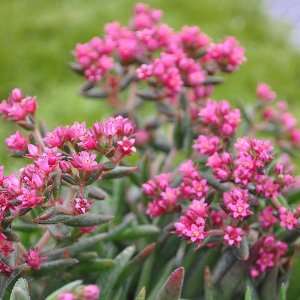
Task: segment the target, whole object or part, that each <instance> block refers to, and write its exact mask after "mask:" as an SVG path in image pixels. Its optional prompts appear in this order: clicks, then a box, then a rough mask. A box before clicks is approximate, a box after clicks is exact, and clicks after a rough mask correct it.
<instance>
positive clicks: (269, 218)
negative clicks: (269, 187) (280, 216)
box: [259, 206, 277, 229]
mask: <svg viewBox="0 0 300 300" xmlns="http://www.w3.org/2000/svg"><path fill="white" fill-rule="evenodd" d="M274 212H275V211H274V209H273V207H272V206H267V207H265V208H264V209H263V210H262V211H261V213H260V215H259V223H260V225H261V227H262V228H264V229H268V228H270V227H272V226H273V225H274V224H276V223H277V218H276V217H275V216H274Z"/></svg>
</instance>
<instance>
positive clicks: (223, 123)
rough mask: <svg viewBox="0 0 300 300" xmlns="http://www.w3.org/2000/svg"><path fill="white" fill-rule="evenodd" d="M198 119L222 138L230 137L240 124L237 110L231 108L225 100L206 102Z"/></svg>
mask: <svg viewBox="0 0 300 300" xmlns="http://www.w3.org/2000/svg"><path fill="white" fill-rule="evenodd" d="M199 117H200V120H201V122H202V123H203V124H204V125H206V126H209V127H211V128H214V129H217V130H218V134H220V135H221V136H224V137H229V136H232V135H233V134H234V133H235V132H236V130H237V128H238V126H239V124H240V122H241V115H240V111H239V109H233V108H231V106H230V105H229V103H228V102H227V101H226V100H223V101H219V102H217V101H213V100H209V101H207V103H206V105H205V106H204V107H203V108H202V109H201V110H200V112H199Z"/></svg>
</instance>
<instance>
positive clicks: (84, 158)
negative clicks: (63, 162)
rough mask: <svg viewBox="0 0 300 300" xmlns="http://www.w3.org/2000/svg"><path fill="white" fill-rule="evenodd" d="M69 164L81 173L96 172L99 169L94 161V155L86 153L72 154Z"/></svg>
mask: <svg viewBox="0 0 300 300" xmlns="http://www.w3.org/2000/svg"><path fill="white" fill-rule="evenodd" d="M71 163H72V165H73V167H74V168H76V169H78V170H80V171H83V172H92V171H96V170H98V169H99V167H100V165H99V164H98V163H97V161H96V154H94V153H90V152H87V151H81V152H79V153H74V154H73V156H72V160H71Z"/></svg>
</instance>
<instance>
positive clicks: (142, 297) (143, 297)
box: [135, 288, 146, 300]
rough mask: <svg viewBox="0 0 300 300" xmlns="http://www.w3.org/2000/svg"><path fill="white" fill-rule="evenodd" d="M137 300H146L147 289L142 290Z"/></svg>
mask: <svg viewBox="0 0 300 300" xmlns="http://www.w3.org/2000/svg"><path fill="white" fill-rule="evenodd" d="M135 300H146V289H145V288H142V289H141V290H140V292H139V293H138V295H137V296H136V297H135Z"/></svg>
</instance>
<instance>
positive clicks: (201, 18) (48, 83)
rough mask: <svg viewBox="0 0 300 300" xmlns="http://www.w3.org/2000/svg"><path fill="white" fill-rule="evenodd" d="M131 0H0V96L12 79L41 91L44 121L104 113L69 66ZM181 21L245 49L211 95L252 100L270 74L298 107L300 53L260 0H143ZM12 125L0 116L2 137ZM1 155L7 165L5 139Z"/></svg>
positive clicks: (125, 12) (122, 15)
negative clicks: (237, 66)
mask: <svg viewBox="0 0 300 300" xmlns="http://www.w3.org/2000/svg"><path fill="white" fill-rule="evenodd" d="M135 2H136V1H133V0H114V1H105V0H89V1H84V0H72V1H66V0H43V1H38V0H22V1H20V0H2V1H1V2H0V17H1V22H2V26H1V27H0V40H1V42H2V47H0V66H1V72H0V97H1V98H2V99H3V98H5V97H6V96H7V94H8V93H9V90H10V89H11V88H13V87H20V88H22V89H24V91H25V93H26V94H29V95H36V96H37V97H38V99H39V105H40V107H39V116H40V117H41V118H43V119H45V120H46V122H47V124H48V125H49V126H50V127H53V126H55V125H57V124H62V123H63V124H65V123H69V122H72V121H74V120H87V121H88V123H90V122H92V121H94V120H96V119H99V118H101V117H102V116H103V115H105V114H107V108H106V106H105V105H103V104H101V103H98V102H90V101H84V100H83V99H81V97H79V96H78V88H79V86H80V82H81V79H80V78H78V77H77V76H76V75H75V74H73V73H72V72H71V71H70V70H69V68H68V65H67V64H68V62H69V61H70V60H71V59H72V56H71V51H72V49H73V48H74V45H75V44H76V43H77V42H84V41H86V40H88V39H90V38H91V37H92V36H94V35H97V34H101V32H102V30H103V25H104V24H105V23H106V22H108V21H112V20H119V21H120V22H122V23H126V22H127V20H128V18H129V16H130V14H131V10H132V6H133V5H134V3H135ZM147 3H149V4H151V5H153V6H155V7H158V8H161V9H163V10H164V12H165V20H166V21H167V22H168V23H169V24H171V25H172V26H174V27H175V28H180V27H181V26H182V25H184V24H190V25H192V24H197V25H199V26H200V27H201V28H202V29H203V30H204V31H205V32H207V33H208V34H209V35H211V36H212V37H213V38H214V39H215V40H220V39H222V38H223V37H224V36H226V35H235V36H236V37H237V38H238V39H239V40H240V41H241V43H242V45H243V46H244V47H245V48H246V50H247V58H248V62H247V64H246V65H244V66H243V67H242V68H241V70H240V71H239V72H237V73H236V74H234V75H232V76H230V77H228V78H227V80H226V81H227V82H226V84H224V85H223V86H222V87H220V88H219V89H218V91H217V93H216V97H219V98H228V99H240V100H242V101H249V100H251V98H252V96H253V95H254V89H255V85H256V83H257V82H258V81H261V80H264V81H267V82H269V83H270V84H271V85H272V86H273V87H274V88H275V89H277V90H278V92H279V94H280V95H284V96H286V97H287V99H288V100H289V102H290V103H291V105H292V108H293V110H296V111H297V107H298V106H297V98H298V96H299V94H300V92H299V89H298V86H299V81H300V79H299V78H300V60H299V58H300V55H299V53H298V52H297V51H295V50H294V49H293V48H292V47H291V46H290V45H289V44H288V43H287V39H286V36H287V34H286V33H287V28H286V27H285V26H282V25H281V24H278V25H276V24H275V23H274V22H271V21H270V20H269V18H267V17H266V15H265V14H264V13H263V11H262V9H261V1H259V0H247V1H246V0H239V1H235V0H209V1H204V0H200V1H195V0H172V1H159V0H153V1H147ZM12 130H13V129H12V126H10V125H7V124H4V123H1V128H0V137H1V140H3V138H4V136H6V135H7V133H8V132H11V131H12ZM0 155H1V157H2V159H1V161H2V162H3V163H4V164H6V165H11V161H10V160H9V159H8V157H7V156H6V153H5V151H4V147H3V143H2V144H1V145H0Z"/></svg>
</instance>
